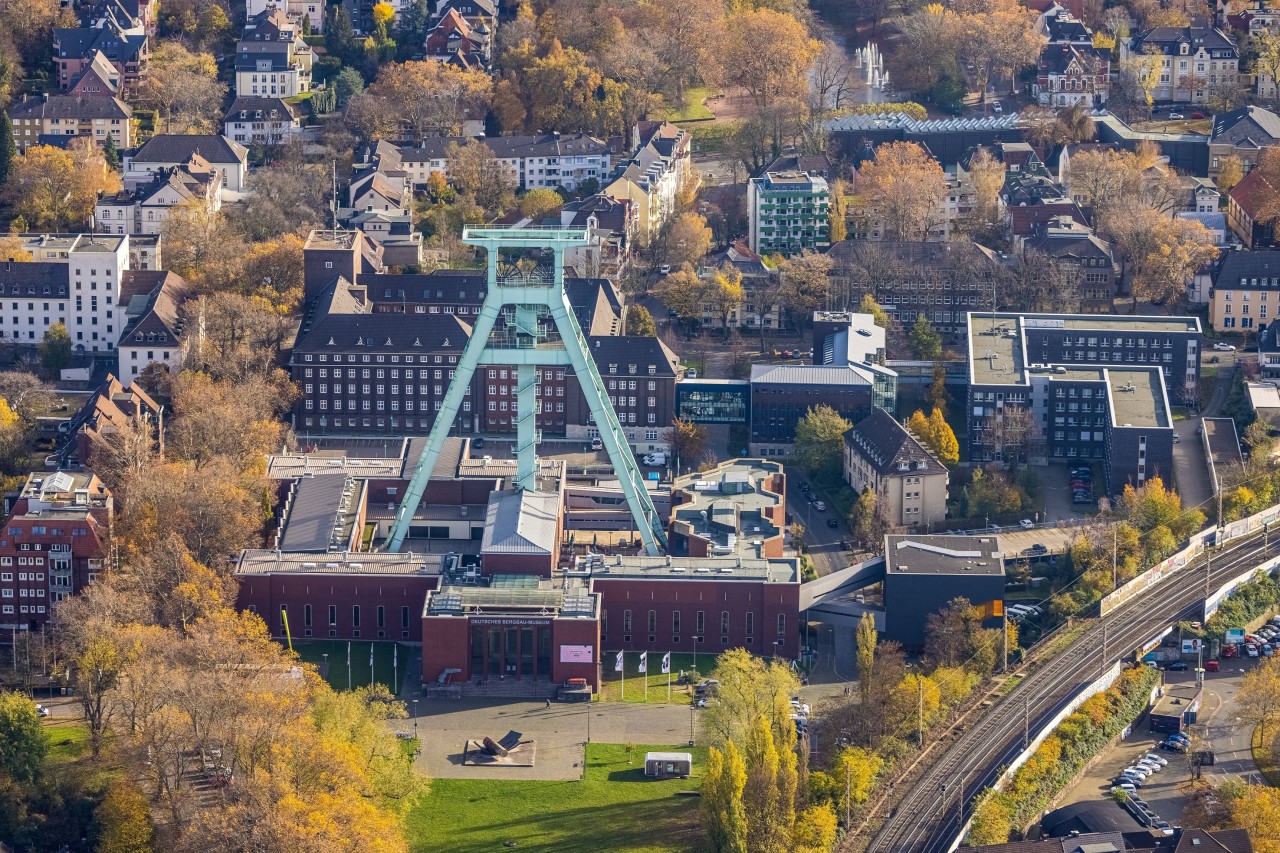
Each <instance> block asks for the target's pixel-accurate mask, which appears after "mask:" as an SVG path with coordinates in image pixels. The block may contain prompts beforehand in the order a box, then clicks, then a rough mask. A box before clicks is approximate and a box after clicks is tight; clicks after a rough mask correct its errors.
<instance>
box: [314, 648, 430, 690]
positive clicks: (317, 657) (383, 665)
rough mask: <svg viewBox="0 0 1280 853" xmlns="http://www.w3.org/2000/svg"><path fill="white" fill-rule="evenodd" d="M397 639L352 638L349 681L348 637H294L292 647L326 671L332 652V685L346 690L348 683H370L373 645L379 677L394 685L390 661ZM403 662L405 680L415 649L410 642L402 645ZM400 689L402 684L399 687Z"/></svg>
mask: <svg viewBox="0 0 1280 853" xmlns="http://www.w3.org/2000/svg"><path fill="white" fill-rule="evenodd" d="M395 645H397V644H396V643H390V642H387V641H385V640H383V641H380V642H372V643H371V642H369V641H368V640H353V641H352V642H351V681H350V684H348V683H347V641H346V640H306V641H303V642H299V641H298V640H294V641H293V650H294V651H295V652H297V653H298V657H300V658H302V659H303V660H304V661H306V662H307V663H314V664H315V665H316V666H317V667H319V668H320V669H321V674H322V675H323V674H324V671H323V669H324V667H323V664H324V655H325V654H328V655H329V673H328V679H327V680H328V682H329V686H330V687H332V688H333V689H334V690H346V689H347V688H348V687H361V686H364V685H368V684H369V683H370V680H371V679H370V678H369V647H370V646H372V647H373V664H374V667H373V669H374V674H375V676H376V679H377V680H378V681H379V682H380V683H382V684H385V685H387V686H388V687H390V686H392V681H393V680H394V679H393V669H394V668H393V667H392V665H391V660H392V658H391V649H392V647H393V646H395ZM399 663H400V673H399V675H400V682H401V683H402V684H403V683H404V677H405V673H407V672H408V671H409V669H410V668H411V667H412V666H413V663H414V650H413V649H412V648H411V647H409V646H400V652H399ZM396 692H399V687H398V686H397V687H396Z"/></svg>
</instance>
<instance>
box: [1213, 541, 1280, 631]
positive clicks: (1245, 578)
mask: <svg viewBox="0 0 1280 853" xmlns="http://www.w3.org/2000/svg"><path fill="white" fill-rule="evenodd" d="M1277 566H1280V557H1274V558H1272V559H1270V560H1267V561H1266V562H1265V563H1262V564H1261V565H1258V566H1254V567H1253V568H1251V569H1249V571H1247V572H1245V573H1244V574H1242V575H1237V576H1236V577H1234V578H1232V579H1231V580H1229V581H1227V582H1226V583H1224V584H1223V585H1222V586H1220V587H1218V589H1217V591H1216V592H1214V593H1213V594H1212V595H1210V596H1209V597H1208V598H1206V599H1205V600H1204V623H1205V624H1208V622H1209V617H1210V616H1212V615H1213V614H1215V613H1217V612H1218V607H1219V606H1221V604H1222V602H1223V601H1225V600H1226V599H1227V598H1229V597H1230V596H1231V593H1233V592H1235V591H1236V589H1237V588H1238V587H1239V586H1240V585H1241V584H1245V583H1248V582H1249V581H1251V580H1253V579H1254V578H1256V577H1257V576H1258V572H1269V571H1271V570H1272V569H1274V568H1276V567H1277Z"/></svg>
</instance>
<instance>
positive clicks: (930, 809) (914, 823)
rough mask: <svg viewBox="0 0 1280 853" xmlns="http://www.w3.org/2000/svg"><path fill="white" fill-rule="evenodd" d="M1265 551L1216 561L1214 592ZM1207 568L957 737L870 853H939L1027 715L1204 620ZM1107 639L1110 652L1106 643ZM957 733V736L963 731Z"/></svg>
mask: <svg viewBox="0 0 1280 853" xmlns="http://www.w3.org/2000/svg"><path fill="white" fill-rule="evenodd" d="M1276 546H1277V543H1276V542H1274V541H1272V542H1270V543H1269V547H1268V548H1266V549H1264V548H1263V534H1262V532H1258V533H1256V534H1252V535H1250V536H1247V537H1243V538H1242V539H1240V540H1237V541H1236V542H1233V543H1230V544H1228V545H1227V546H1226V547H1225V548H1224V549H1223V550H1221V551H1219V552H1217V553H1215V554H1214V555H1213V563H1212V569H1211V571H1210V572H1209V575H1210V577H1209V583H1208V585H1215V584H1221V583H1223V582H1224V581H1226V580H1228V579H1229V578H1231V577H1234V576H1236V575H1238V574H1240V573H1241V572H1242V571H1243V570H1245V569H1247V568H1248V567H1249V566H1251V565H1257V564H1258V563H1260V562H1262V561H1263V559H1265V556H1264V555H1266V554H1268V553H1274V552H1275V551H1276V550H1277V547H1276ZM1205 574H1206V571H1205V561H1204V560H1203V559H1201V560H1198V561H1196V562H1195V563H1194V564H1193V565H1191V566H1188V567H1187V568H1185V569H1183V570H1182V571H1181V572H1179V573H1178V574H1176V575H1173V576H1172V577H1171V578H1170V579H1169V580H1167V581H1165V582H1164V583H1161V584H1157V585H1156V586H1154V587H1152V588H1151V589H1148V590H1146V591H1145V592H1144V593H1142V594H1141V595H1139V596H1137V597H1136V598H1134V599H1132V600H1131V601H1129V602H1127V603H1126V604H1125V605H1123V606H1121V607H1120V608H1118V609H1117V610H1115V611H1113V612H1112V613H1110V614H1108V616H1107V617H1106V618H1105V619H1102V620H1094V623H1093V624H1092V625H1091V627H1090V628H1089V629H1088V630H1087V631H1086V632H1085V633H1084V634H1083V635H1082V636H1081V637H1080V638H1079V639H1077V640H1076V641H1075V642H1074V643H1072V644H1071V645H1070V646H1068V647H1067V649H1066V650H1065V651H1063V652H1061V653H1060V654H1059V655H1058V656H1057V657H1055V658H1053V659H1052V660H1050V661H1047V662H1045V663H1042V664H1040V665H1039V666H1038V667H1036V668H1033V669H1032V670H1030V671H1029V672H1028V674H1027V676H1026V677H1025V678H1024V679H1022V682H1021V683H1020V684H1019V685H1018V686H1017V687H1016V688H1014V689H1013V690H1012V691H1011V692H1010V693H1009V694H1008V695H1007V696H1005V697H1004V698H1003V699H1002V700H1000V701H998V702H997V704H995V705H993V706H992V707H991V708H990V709H987V710H986V711H985V712H984V713H982V714H981V715H980V716H976V717H973V718H970V719H968V720H966V721H965V723H964V725H963V727H962V728H963V731H958V730H953V731H952V732H951V733H949V734H948V735H947V736H946V737H945V738H944V740H943V742H942V744H941V745H938V744H934V745H933V746H932V747H931V749H932V750H933V754H932V756H931V757H929V758H927V759H926V761H924V762H922V766H923V767H924V768H925V769H924V770H923V771H922V772H921V773H920V774H919V776H917V777H916V778H915V779H914V780H913V782H912V783H911V786H910V787H909V788H906V787H905V786H903V787H900V788H899V789H898V790H897V791H896V792H895V794H894V798H893V799H894V809H895V810H894V812H893V814H892V815H891V816H890V817H889V818H888V819H887V820H886V821H885V822H884V824H883V825H882V826H881V829H880V831H879V832H878V834H877V835H876V836H875V838H874V839H872V841H871V844H870V846H869V847H868V850H869V851H883V853H943V851H946V850H949V849H950V848H951V845H952V844H953V843H954V841H955V839H956V836H957V835H958V834H959V832H960V830H961V828H962V827H963V826H964V822H965V820H966V819H967V818H968V816H969V807H970V805H971V801H972V799H973V797H974V795H976V794H978V793H980V792H981V791H982V790H983V789H984V788H985V787H987V786H988V785H990V784H991V783H992V782H994V781H995V779H996V778H997V776H998V775H999V771H1000V768H1001V767H1004V766H1007V765H1008V763H1009V762H1010V761H1011V760H1012V759H1013V758H1014V757H1015V756H1016V755H1017V754H1018V753H1019V752H1020V751H1021V750H1022V749H1023V746H1024V740H1023V731H1024V728H1023V727H1024V714H1025V717H1026V718H1029V721H1030V729H1031V730H1032V731H1035V730H1036V729H1037V727H1038V725H1039V724H1040V721H1042V720H1045V719H1047V718H1049V717H1052V716H1053V715H1054V714H1055V713H1056V712H1057V711H1058V710H1059V709H1060V708H1062V707H1063V705H1065V704H1066V703H1067V702H1068V701H1069V700H1070V697H1071V696H1073V695H1074V694H1075V693H1076V692H1077V691H1078V690H1079V689H1080V688H1081V687H1083V686H1084V685H1085V684H1088V683H1089V682H1090V681H1092V680H1093V679H1095V678H1096V677H1097V676H1098V675H1099V674H1101V673H1102V672H1103V671H1104V670H1105V669H1106V668H1107V667H1108V666H1110V665H1111V664H1112V663H1114V662H1115V661H1116V660H1119V659H1121V658H1124V657H1127V656H1129V655H1131V654H1132V653H1133V651H1134V649H1135V648H1136V647H1137V646H1138V645H1140V644H1141V643H1143V642H1145V641H1147V640H1149V639H1151V638H1152V637H1153V636H1154V635H1155V634H1156V633H1157V632H1158V631H1159V630H1160V629H1161V628H1163V627H1164V626H1167V625H1169V624H1171V623H1173V622H1175V621H1177V620H1178V619H1181V618H1194V619H1198V618H1200V614H1201V612H1202V610H1201V608H1202V602H1203V594H1204V590H1205V587H1206V581H1205ZM1104 638H1105V643H1104ZM957 728H958V729H959V728H961V727H957Z"/></svg>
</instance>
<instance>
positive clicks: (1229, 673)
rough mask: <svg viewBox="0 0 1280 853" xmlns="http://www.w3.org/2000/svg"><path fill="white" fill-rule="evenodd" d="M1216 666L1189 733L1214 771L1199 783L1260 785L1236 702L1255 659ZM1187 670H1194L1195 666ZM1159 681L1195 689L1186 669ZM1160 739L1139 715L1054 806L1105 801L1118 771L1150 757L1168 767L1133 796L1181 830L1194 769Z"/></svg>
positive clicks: (1185, 757) (1246, 727)
mask: <svg viewBox="0 0 1280 853" xmlns="http://www.w3.org/2000/svg"><path fill="white" fill-rule="evenodd" d="M1219 663H1220V670H1219V671H1218V672H1206V673H1205V683H1204V688H1205V689H1204V699H1203V705H1202V707H1201V709H1200V713H1199V715H1198V719H1197V722H1196V724H1195V725H1193V726H1191V727H1189V729H1188V734H1189V736H1190V737H1191V738H1192V739H1193V743H1194V744H1195V746H1194V747H1193V749H1211V750H1212V751H1213V753H1214V764H1213V766H1211V767H1203V768H1200V769H1201V778H1202V779H1203V780H1207V781H1209V782H1215V781H1220V780H1222V779H1227V778H1242V779H1244V780H1246V781H1249V782H1261V781H1262V777H1261V774H1259V773H1258V768H1257V765H1256V764H1255V763H1254V761H1253V755H1252V752H1251V751H1250V748H1249V740H1250V737H1251V734H1252V726H1250V725H1249V724H1248V723H1246V722H1243V721H1242V720H1241V719H1240V712H1239V709H1238V707H1237V706H1236V701H1235V697H1236V690H1237V689H1238V687H1239V682H1240V677H1241V675H1243V674H1244V673H1245V672H1247V671H1248V669H1249V668H1250V667H1252V666H1254V665H1256V663H1257V659H1251V658H1245V659H1244V660H1241V659H1240V658H1228V659H1225V660H1222V661H1220V662H1219ZM1191 669H1194V664H1193V665H1192V667H1191ZM1164 677H1165V682H1166V683H1167V684H1170V685H1181V684H1194V683H1195V677H1196V676H1195V673H1194V672H1193V671H1190V669H1189V670H1188V671H1186V672H1166V673H1165V674H1164ZM1164 737H1165V736H1164V735H1163V734H1161V733H1159V732H1153V731H1151V730H1150V728H1149V727H1148V720H1147V718H1146V717H1145V716H1144V717H1143V718H1141V719H1140V720H1139V721H1138V723H1137V724H1136V725H1135V726H1134V731H1133V732H1132V733H1131V734H1130V735H1129V736H1128V737H1127V738H1125V739H1124V740H1122V741H1121V742H1119V743H1118V744H1116V745H1115V746H1114V747H1112V748H1111V749H1108V750H1107V751H1106V752H1104V753H1103V754H1102V755H1101V756H1099V757H1098V759H1096V760H1095V761H1094V763H1093V764H1092V766H1091V767H1090V768H1089V770H1088V771H1087V772H1086V774H1085V776H1084V777H1083V778H1082V779H1080V781H1079V782H1077V783H1076V784H1075V785H1074V786H1073V787H1072V788H1071V789H1070V790H1068V791H1067V793H1066V794H1065V796H1063V797H1062V799H1061V800H1060V802H1059V803H1058V804H1059V805H1066V804H1068V803H1077V802H1083V801H1088V800H1097V799H1099V798H1110V797H1111V793H1110V792H1111V788H1112V786H1113V785H1114V784H1115V778H1116V777H1117V776H1118V775H1119V773H1120V771H1121V770H1123V769H1124V768H1126V767H1130V766H1131V765H1133V764H1134V762H1136V761H1138V760H1139V759H1140V758H1141V757H1142V756H1144V755H1147V754H1150V753H1154V754H1156V755H1159V756H1161V757H1162V758H1164V759H1165V760H1166V761H1167V762H1168V764H1167V766H1165V767H1163V768H1162V769H1161V770H1159V771H1158V772H1156V773H1153V774H1151V775H1150V776H1149V777H1148V778H1147V779H1146V780H1145V781H1143V783H1142V785H1141V787H1140V788H1139V789H1138V790H1137V792H1136V793H1137V795H1138V796H1139V797H1141V798H1142V800H1144V801H1145V802H1146V803H1147V804H1148V805H1149V806H1150V809H1151V811H1152V812H1153V813H1155V814H1156V815H1158V816H1159V817H1161V818H1163V819H1164V820H1166V821H1168V822H1169V823H1170V824H1171V825H1173V826H1179V825H1181V821H1182V809H1183V806H1184V805H1185V803H1186V797H1187V794H1188V793H1189V790H1190V783H1191V782H1192V777H1193V773H1194V769H1195V768H1193V767H1192V766H1191V760H1190V758H1189V756H1190V752H1188V753H1181V754H1180V753H1177V752H1170V751H1166V750H1163V749H1160V748H1158V747H1157V744H1158V743H1159V742H1160V741H1161V740H1163V739H1164ZM1116 809H1117V810H1120V811H1121V813H1122V814H1125V812H1124V811H1123V808H1122V807H1121V806H1120V805H1119V804H1116ZM1131 819H1132V818H1131ZM1133 820H1134V829H1135V830H1137V829H1140V828H1141V827H1140V826H1139V825H1138V822H1137V820H1136V819H1133Z"/></svg>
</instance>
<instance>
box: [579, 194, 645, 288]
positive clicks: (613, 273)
mask: <svg viewBox="0 0 1280 853" xmlns="http://www.w3.org/2000/svg"><path fill="white" fill-rule="evenodd" d="M560 224H561V225H572V226H575V227H578V228H583V227H585V228H589V229H591V234H592V236H593V238H594V242H593V243H592V245H590V246H579V247H574V248H573V249H571V250H570V251H568V252H566V253H565V259H564V262H565V266H566V267H572V268H573V269H574V271H576V272H577V273H578V275H581V276H586V277H587V278H601V277H603V278H609V279H613V280H615V281H616V280H618V279H620V278H621V277H622V274H623V273H624V272H626V270H627V267H628V265H629V264H630V262H631V258H632V257H633V256H634V255H635V253H636V250H637V248H638V247H637V243H636V241H637V239H638V238H639V234H640V224H639V220H638V219H637V216H636V206H635V205H634V204H632V203H631V202H630V201H628V200H627V199H616V198H610V197H609V196H607V195H605V194H604V193H596V194H595V195H593V196H589V197H587V198H584V199H579V200H576V201H571V202H568V203H567V204H565V206H564V207H562V208H561V209H560Z"/></svg>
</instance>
